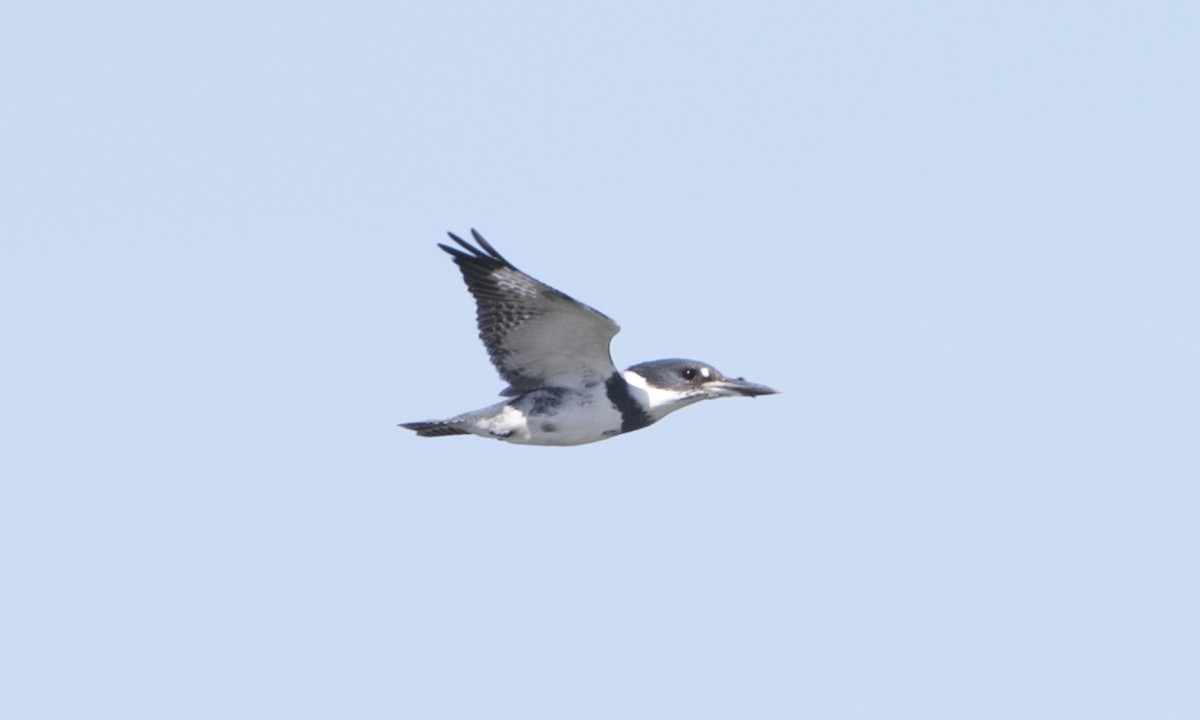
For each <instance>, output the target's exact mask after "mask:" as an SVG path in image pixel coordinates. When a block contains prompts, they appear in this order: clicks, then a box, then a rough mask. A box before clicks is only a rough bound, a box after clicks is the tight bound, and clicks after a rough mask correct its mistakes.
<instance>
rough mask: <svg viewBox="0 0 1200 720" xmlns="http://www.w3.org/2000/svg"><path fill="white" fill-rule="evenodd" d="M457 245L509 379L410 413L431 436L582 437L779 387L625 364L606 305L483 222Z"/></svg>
mask: <svg viewBox="0 0 1200 720" xmlns="http://www.w3.org/2000/svg"><path fill="white" fill-rule="evenodd" d="M448 234H449V235H450V239H451V240H453V241H454V242H456V243H458V245H459V246H460V247H461V248H462V249H461V250H460V249H459V248H454V247H450V246H449V245H443V244H440V243H439V244H438V247H440V248H441V249H442V250H445V251H446V252H448V253H450V255H451V256H452V257H453V258H454V262H455V264H457V265H458V268H459V270H461V271H462V275H463V279H464V280H465V281H466V283H467V289H468V290H470V292H471V295H473V296H474V297H475V303H476V306H477V310H478V312H477V319H478V322H479V337H480V339H482V340H483V344H484V345H485V346H486V347H487V351H488V355H489V356H490V357H491V359H492V364H493V365H495V366H496V369H497V370H499V371H500V376H501V377H502V378H504V380H506V381H507V382H508V384H509V386H508V387H507V388H505V389H504V390H503V391H502V392H501V393H500V395H501V396H504V397H510V398H512V399H511V400H506V401H504V402H501V403H497V404H495V405H491V406H488V407H485V408H483V409H482V410H475V411H474V412H467V413H463V414H461V415H456V416H454V417H452V418H449V419H447V420H426V421H424V422H410V423H402V424H401V427H405V428H408V429H409V430H415V431H416V433H417V434H418V435H420V436H422V437H440V436H443V435H467V434H474V435H480V436H483V437H489V438H495V439H497V440H504V441H506V442H511V443H521V444H526V445H582V444H584V443H590V442H596V441H597V440H605V439H608V438H610V437H615V436H617V435H620V434H621V433H627V432H632V431H634V430H640V429H642V428H644V427H646V426H648V425H650V424H652V423H654V422H657V421H659V420H661V419H662V418H664V417H665V416H666V415H667V414H668V413H671V412H674V411H675V410H678V409H679V408H681V407H686V406H688V405H691V404H692V403H694V402H698V401H700V400H710V399H713V398H720V397H737V396H747V397H754V396H756V395H770V394H772V393H775V392H776V391H775V390H772V389H771V388H769V387H767V386H765V385H757V384H755V383H752V382H747V381H745V380H743V379H742V378H727V377H725V376H724V375H722V374H721V373H719V372H717V369H716V368H714V367H713V366H711V365H708V364H706V363H702V362H696V361H694V360H678V359H673V360H652V361H650V362H644V363H640V364H638V365H634V366H633V367H631V368H629V369H628V370H625V371H624V372H617V368H616V367H615V366H614V365H613V361H612V357H611V356H610V355H609V349H608V346H609V343H610V341H611V340H612V338H613V336H614V335H616V334H617V331H619V330H620V328H619V327H618V326H617V324H616V323H615V322H613V321H612V319H611V318H609V317H608V316H607V315H605V314H603V313H601V312H599V311H598V310H595V309H593V308H590V307H588V306H587V305H584V304H583V303H581V302H579V301H577V300H575V299H574V298H571V297H569V296H567V295H565V294H563V293H561V292H559V291H558V290H555V289H554V288H552V287H550V286H549V285H546V284H544V283H541V282H538V281H537V280H535V279H533V278H532V277H530V276H528V275H526V274H525V273H523V272H521V271H520V270H518V269H517V268H516V267H514V266H513V264H512V263H510V262H509V261H507V260H505V259H504V258H503V257H502V256H501V255H500V253H498V252H496V250H495V248H493V247H492V246H491V245H489V244H488V242H487V240H484V239H483V236H481V235H480V234H479V233H478V232H476V231H475V230H471V235H472V236H473V237H474V238H475V242H476V243H478V247H476V246H474V245H471V244H470V243H468V242H466V241H465V240H463V239H462V238H460V237H458V236H457V235H455V234H454V233H448Z"/></svg>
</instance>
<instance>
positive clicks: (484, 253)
mask: <svg viewBox="0 0 1200 720" xmlns="http://www.w3.org/2000/svg"><path fill="white" fill-rule="evenodd" d="M446 234H447V235H449V236H450V239H451V240H453V241H454V242H456V243H458V244H459V246H460V247H462V248H463V250H466V251H467V252H463V251H462V250H459V249H458V248H456V247H451V246H449V245H446V244H444V243H438V247H440V248H441V249H442V250H444V251H446V252H448V253H450V254H451V255H453V256H454V257H455V258H456V259H462V260H486V261H488V262H491V263H499V264H501V265H504V266H507V267H510V268H513V269H514V270H515V269H516V268H515V267H513V264H512V263H510V262H509V261H508V260H505V259H504V256H503V255H501V254H500V253H498V252H496V248H494V247H492V244H491V243H489V242H488V241H487V240H484V239H483V236H482V235H480V234H479V231H478V230H476V229H475V228H471V236H472V237H473V238H475V242H477V243H479V246H480V247H475V246H474V245H472V244H471V243H469V242H467V241H466V240H463V239H462V238H460V237H459V236H457V235H455V234H454V233H452V232H448V233H446ZM480 248H482V249H480Z"/></svg>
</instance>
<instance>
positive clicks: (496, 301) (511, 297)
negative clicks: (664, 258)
mask: <svg viewBox="0 0 1200 720" xmlns="http://www.w3.org/2000/svg"><path fill="white" fill-rule="evenodd" d="M449 235H450V238H451V239H452V240H454V242H456V243H458V244H459V245H460V246H461V247H462V248H463V249H462V250H460V249H458V248H455V247H451V246H449V245H441V244H439V245H438V247H440V248H441V249H443V250H445V251H446V252H448V253H450V255H452V256H453V257H454V262H455V263H456V264H457V265H458V268H459V270H461V271H462V274H463V280H465V281H466V283H467V289H468V290H470V291H471V295H473V296H474V297H475V304H476V306H477V309H478V312H477V315H476V317H477V320H478V322H479V337H480V339H482V340H483V344H484V346H486V347H487V351H488V356H489V357H490V358H491V359H492V364H493V365H495V366H496V369H497V370H499V371H500V376H501V377H503V378H504V379H505V380H506V381H508V383H509V387H508V388H506V389H505V390H504V392H503V393H501V394H502V395H516V394H519V393H522V392H526V391H528V390H536V389H538V388H543V387H552V386H580V385H590V384H592V383H598V382H604V381H605V380H606V379H607V378H608V377H609V376H610V375H612V374H613V373H614V372H616V368H615V367H614V366H613V362H612V357H611V356H610V355H609V350H608V346H609V342H610V341H611V340H612V338H613V336H614V335H616V334H617V332H618V331H619V330H620V329H621V328H620V327H618V326H617V324H616V323H615V322H613V321H612V319H611V318H609V317H608V316H607V315H605V314H604V313H601V312H599V311H598V310H594V309H592V308H590V307H588V306H587V305H584V304H583V303H581V302H579V301H577V300H575V299H573V298H571V297H569V296H568V295H565V294H563V293H561V292H559V291H557V290H555V289H554V288H552V287H550V286H549V285H546V284H544V283H541V282H538V281H537V280H534V279H533V278H531V277H529V276H528V275H526V274H525V273H523V272H521V271H520V270H518V269H516V268H515V267H513V265H512V263H510V262H509V261H507V260H505V259H504V258H503V257H502V256H501V255H500V253H498V252H496V250H495V248H493V247H492V246H491V245H489V244H488V242H487V240H484V239H483V236H481V235H480V234H479V233H477V232H475V231H474V230H472V231H471V235H472V236H473V237H474V238H475V242H476V243H478V244H479V247H476V246H474V245H471V244H470V243H468V242H466V241H465V240H463V239H462V238H460V237H458V236H457V235H455V234H454V233H449ZM464 251H465V252H464Z"/></svg>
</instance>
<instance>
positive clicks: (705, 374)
mask: <svg viewBox="0 0 1200 720" xmlns="http://www.w3.org/2000/svg"><path fill="white" fill-rule="evenodd" d="M700 374H701V375H703V376H704V379H705V380H707V379H708V374H709V373H708V368H706V367H702V368H700Z"/></svg>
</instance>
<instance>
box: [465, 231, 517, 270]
mask: <svg viewBox="0 0 1200 720" xmlns="http://www.w3.org/2000/svg"><path fill="white" fill-rule="evenodd" d="M471 237H473V238H475V242H477V243H479V246H480V247H481V248H483V249H484V250H487V251H488V254H489V255H491V256H492V257H494V258H496V259H497V260H499V261H500V262H502V263H504V264H505V265H510V264H511V263H509V262H508V261H507V260H505V259H504V256H503V255H501V254H500V253H498V252H496V248H494V247H492V245H491V243H489V242H488V241H487V240H484V239H483V236H482V235H480V234H479V231H478V230H476V229H475V228H471Z"/></svg>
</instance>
